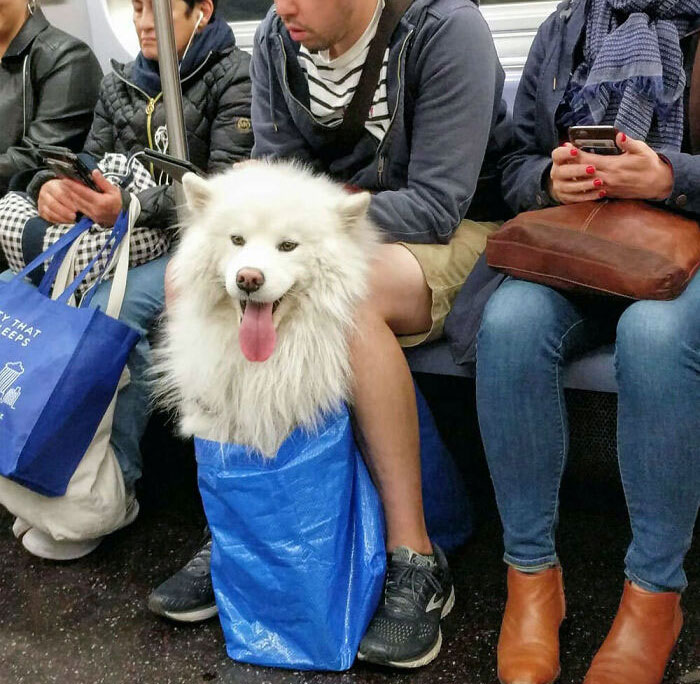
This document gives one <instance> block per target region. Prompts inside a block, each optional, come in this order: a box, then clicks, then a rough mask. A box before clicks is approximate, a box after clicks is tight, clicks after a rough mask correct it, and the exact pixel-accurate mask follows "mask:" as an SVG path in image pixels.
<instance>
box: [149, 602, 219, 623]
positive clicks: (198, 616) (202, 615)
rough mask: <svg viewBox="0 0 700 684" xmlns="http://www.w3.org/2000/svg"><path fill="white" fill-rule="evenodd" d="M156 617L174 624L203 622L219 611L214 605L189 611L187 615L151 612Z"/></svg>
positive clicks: (167, 611) (164, 611) (163, 611)
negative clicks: (158, 616)
mask: <svg viewBox="0 0 700 684" xmlns="http://www.w3.org/2000/svg"><path fill="white" fill-rule="evenodd" d="M153 612H154V613H157V614H158V615H162V616H163V617H166V618H168V619H169V620H174V621H175V622H203V621H204V620H208V619H209V618H213V617H214V616H215V615H217V614H218V612H219V609H218V608H217V607H216V604H214V605H213V606H207V607H206V608H199V609H198V610H191V611H189V612H187V613H172V612H170V611H169V610H162V611H153Z"/></svg>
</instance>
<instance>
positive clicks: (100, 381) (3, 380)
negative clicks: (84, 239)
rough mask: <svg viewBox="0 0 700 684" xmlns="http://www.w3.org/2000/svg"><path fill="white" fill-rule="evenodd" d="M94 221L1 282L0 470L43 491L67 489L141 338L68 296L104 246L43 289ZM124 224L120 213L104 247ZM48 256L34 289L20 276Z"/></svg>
mask: <svg viewBox="0 0 700 684" xmlns="http://www.w3.org/2000/svg"><path fill="white" fill-rule="evenodd" d="M91 225H92V221H90V220H89V219H83V220H82V221H81V222H80V223H78V224H77V225H76V226H75V227H74V228H73V229H72V230H71V231H69V232H68V233H66V234H65V235H64V236H63V237H62V238H61V239H60V240H58V241H57V242H56V243H55V244H54V245H52V246H51V247H50V248H49V249H48V250H46V252H44V253H43V254H41V255H39V256H38V257H37V258H36V259H35V260H34V261H32V262H31V263H30V264H28V265H27V267H26V268H25V269H23V270H22V271H21V272H20V273H19V274H18V275H17V276H16V277H15V278H13V279H12V280H11V281H9V282H7V283H0V475H2V476H4V477H8V478H10V479H12V480H15V481H16V482H18V483H20V484H22V485H24V486H26V487H28V488H29V489H32V490H34V491H36V492H38V493H40V494H44V495H45V496H61V495H63V494H65V491H66V487H67V486H68V482H69V480H70V478H71V477H72V475H73V473H74V472H75V469H76V467H77V465H78V463H79V462H80V459H81V458H82V457H83V454H84V453H85V450H86V449H87V447H88V445H89V444H90V442H91V440H92V438H93V436H94V434H95V431H96V429H97V426H98V425H99V423H100V421H101V420H102V417H103V415H104V412H105V410H106V409H107V406H108V405H109V402H110V401H111V400H112V397H113V396H114V392H115V391H116V388H117V383H118V382H119V378H120V376H121V374H122V371H123V369H124V365H125V364H126V360H127V357H128V356H129V353H130V352H131V349H132V348H133V346H134V345H135V344H136V342H137V341H138V339H139V334H138V333H137V332H136V331H135V330H133V329H131V328H130V327H129V326H127V325H125V324H124V323H121V322H120V321H118V320H115V319H114V318H111V317H109V316H107V315H106V314H105V313H103V312H101V311H100V310H98V309H92V308H75V307H72V306H69V305H68V303H67V302H68V300H69V299H70V297H71V295H72V294H73V293H74V292H75V289H76V288H77V287H78V285H79V284H80V282H82V279H83V278H84V277H85V275H86V274H87V272H88V269H90V268H92V265H93V263H94V262H95V261H96V260H97V259H98V258H99V257H100V256H102V254H101V253H100V254H98V255H97V256H96V257H95V260H93V262H91V263H90V264H89V265H88V267H87V268H86V269H85V270H84V271H83V272H82V273H81V274H80V275H79V276H78V277H77V278H76V280H75V281H74V282H73V283H72V284H71V285H70V286H69V287H68V288H67V289H66V291H65V292H64V294H63V295H61V297H59V298H58V299H57V300H56V301H52V300H51V299H50V298H49V296H48V293H49V291H50V289H51V286H52V285H53V281H54V280H55V278H56V273H57V270H58V265H59V264H60V262H61V261H62V259H63V257H64V256H65V254H66V252H67V251H68V248H69V247H70V245H71V244H72V243H73V242H74V241H75V240H76V239H78V237H80V235H82V234H83V233H84V232H85V231H86V230H88V229H89V228H90V226H91ZM127 230H128V216H127V214H126V213H124V212H122V214H121V215H120V217H119V219H118V220H117V223H116V224H115V226H114V229H113V231H112V235H111V238H110V241H109V242H108V243H107V245H105V248H109V249H111V250H114V249H115V248H116V246H117V245H118V244H119V242H120V241H121V240H122V239H123V237H124V235H125V233H126V231H127ZM52 258H53V261H52V262H51V265H50V267H49V269H48V271H47V273H46V275H45V276H44V278H43V279H42V281H41V284H40V285H39V288H34V287H33V286H32V285H29V284H27V283H26V282H24V278H25V276H27V275H28V274H29V273H31V272H32V271H34V270H35V269H37V268H39V267H40V266H42V264H43V263H44V262H45V261H47V260H49V259H52Z"/></svg>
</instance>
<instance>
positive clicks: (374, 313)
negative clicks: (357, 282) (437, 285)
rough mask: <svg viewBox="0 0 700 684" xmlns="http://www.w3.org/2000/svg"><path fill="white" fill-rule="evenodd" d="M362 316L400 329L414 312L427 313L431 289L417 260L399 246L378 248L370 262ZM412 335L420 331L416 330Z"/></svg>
mask: <svg viewBox="0 0 700 684" xmlns="http://www.w3.org/2000/svg"><path fill="white" fill-rule="evenodd" d="M361 307H362V308H363V309H364V315H366V316H371V317H373V318H379V319H381V320H382V321H384V322H386V323H388V324H390V325H393V324H394V323H395V324H397V325H398V326H399V327H401V321H402V319H406V318H411V317H413V316H414V315H415V312H421V311H422V310H423V309H427V312H428V315H429V312H430V290H429V288H428V285H427V283H426V282H425V276H424V275H423V271H422V269H421V267H420V264H419V263H418V262H417V260H416V258H415V257H414V256H413V254H411V252H410V251H408V250H407V249H406V248H405V247H403V246H402V245H396V244H392V245H381V246H380V247H379V249H378V250H377V255H376V257H375V258H374V259H373V261H372V266H371V270H370V274H369V282H368V287H367V297H366V298H365V301H364V302H363V303H362V305H361ZM414 332H420V330H416V331H414Z"/></svg>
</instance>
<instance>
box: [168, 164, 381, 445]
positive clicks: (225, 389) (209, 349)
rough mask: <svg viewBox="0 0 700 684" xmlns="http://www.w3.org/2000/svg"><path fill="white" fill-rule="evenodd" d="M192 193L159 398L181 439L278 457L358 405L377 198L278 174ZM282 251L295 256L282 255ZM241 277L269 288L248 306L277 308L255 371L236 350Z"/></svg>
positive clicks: (230, 179) (264, 169)
mask: <svg viewBox="0 0 700 684" xmlns="http://www.w3.org/2000/svg"><path fill="white" fill-rule="evenodd" d="M183 185H184V189H185V196H186V198H187V205H188V208H189V213H190V220H189V221H188V223H187V224H186V228H185V230H184V231H183V237H182V241H181V243H180V245H179V247H178V249H177V252H176V254H175V256H174V257H173V259H172V262H171V273H172V281H171V283H172V286H173V289H174V292H175V293H176V297H175V299H174V301H173V302H172V303H171V304H170V305H169V308H168V311H167V317H166V322H165V334H164V339H163V342H162V344H161V345H160V347H159V349H158V350H157V363H156V374H157V376H158V378H159V382H158V386H159V387H158V394H159V396H160V398H161V401H162V402H163V403H164V404H165V405H166V406H169V407H170V408H174V409H176V410H177V412H178V414H179V418H180V430H181V432H182V434H183V435H186V436H189V435H196V436H199V437H203V438H205V439H213V440H217V441H221V442H234V443H239V444H244V445H247V446H249V447H252V448H253V449H257V450H259V451H260V452H262V453H263V454H264V455H266V456H273V455H274V454H276V452H277V450H278V448H279V446H280V444H281V443H282V441H283V440H284V439H285V438H286V437H287V435H288V434H289V433H290V431H292V430H293V429H294V428H295V427H297V426H303V427H305V428H307V429H310V430H313V429H314V428H315V427H316V425H317V422H318V419H319V418H320V417H321V415H322V414H323V413H324V412H328V411H333V410H335V409H337V408H338V407H339V405H340V404H341V402H343V401H346V400H349V399H350V389H351V371H350V362H349V351H348V337H349V333H350V332H351V330H352V325H353V317H354V312H355V309H356V307H357V306H358V303H359V302H360V300H361V299H362V298H364V297H365V296H366V294H367V292H366V288H367V280H368V277H369V266H370V260H371V257H372V254H373V251H374V248H375V246H376V243H377V231H376V229H375V227H374V226H373V225H372V223H371V222H370V220H369V219H368V217H367V208H368V206H369V195H368V194H366V193H362V194H354V195H353V194H348V193H347V192H346V191H345V190H344V189H343V188H341V187H340V186H339V185H337V184H336V183H333V182H332V181H330V180H329V179H328V178H325V177H323V176H317V175H313V174H311V173H310V172H309V171H307V170H305V169H303V168H301V167H299V166H298V165H293V164H289V163H280V162H275V163H273V162H255V163H245V164H240V165H238V166H236V167H234V168H233V169H232V170H230V171H228V172H226V173H224V174H221V175H219V176H215V177H213V178H210V179H208V180H203V179H201V178H198V177H196V176H194V175H192V174H188V175H187V176H185V178H184V182H183ZM234 236H238V239H237V242H239V243H240V242H241V240H240V238H242V239H243V240H244V241H245V244H244V245H243V246H235V245H234V244H233V242H232V238H233V237H234ZM284 242H294V243H297V244H298V246H297V247H296V248H295V249H293V251H281V250H280V249H279V246H280V245H281V244H282V243H284ZM244 267H246V268H256V269H259V270H260V271H262V272H263V274H264V276H265V283H264V285H263V286H262V287H261V288H260V290H258V291H257V292H255V293H253V294H252V295H251V296H250V297H251V299H253V300H255V301H259V302H271V301H278V300H279V304H278V306H277V308H276V310H275V312H274V314H273V323H274V326H275V329H276V332H277V343H276V346H275V349H274V352H273V353H272V355H271V356H270V358H269V359H268V360H266V361H264V362H251V361H248V360H247V359H246V358H245V356H244V355H243V353H242V351H241V347H240V345H239V341H238V332H239V326H240V322H241V320H242V307H241V299H245V298H246V297H247V295H245V293H243V292H241V291H240V290H239V289H238V287H237V285H236V275H237V273H238V272H239V270H240V269H241V268H244Z"/></svg>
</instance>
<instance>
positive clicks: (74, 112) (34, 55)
mask: <svg viewBox="0 0 700 684" xmlns="http://www.w3.org/2000/svg"><path fill="white" fill-rule="evenodd" d="M29 60H30V61H29V62H28V68H29V69H30V70H31V78H32V99H33V103H34V111H33V116H32V119H31V121H29V122H27V130H26V137H27V138H29V140H31V142H32V143H34V144H35V145H38V144H46V145H59V146H63V147H70V148H71V149H73V150H80V149H81V147H82V145H83V142H84V140H85V135H86V134H87V131H88V128H89V126H90V121H91V120H92V112H93V109H94V107H95V102H96V100H97V92H98V88H99V83H100V79H101V78H102V70H101V69H100V65H99V63H98V62H97V59H96V58H95V56H94V55H93V53H92V51H91V50H90V48H89V47H88V46H87V45H85V44H84V43H80V42H77V41H71V42H65V43H58V44H55V45H54V44H47V45H46V47H45V48H44V46H42V48H41V49H36V50H34V49H32V51H31V53H30V57H29ZM32 61H33V62H34V63H33V64H32V63H30V62H32ZM18 104H19V103H18ZM40 165H41V158H40V157H38V155H37V154H36V153H35V152H33V151H32V150H31V148H30V147H28V146H24V145H23V144H19V145H14V146H12V147H10V148H8V149H7V150H6V151H5V152H3V153H2V154H0V187H6V186H7V183H8V182H9V180H10V178H11V177H12V176H13V175H14V174H16V173H18V172H20V171H25V170H27V169H31V168H34V167H36V166H40Z"/></svg>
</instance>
